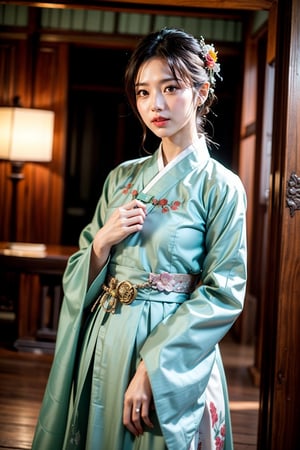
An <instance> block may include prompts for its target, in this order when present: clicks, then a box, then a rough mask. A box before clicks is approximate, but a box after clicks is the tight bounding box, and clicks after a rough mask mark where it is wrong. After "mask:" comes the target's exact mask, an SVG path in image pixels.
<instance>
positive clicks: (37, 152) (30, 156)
mask: <svg viewBox="0 0 300 450" xmlns="http://www.w3.org/2000/svg"><path fill="white" fill-rule="evenodd" d="M53 128H54V112H53V111H48V110H43V109H33V108H23V107H18V106H12V107H6V106H2V107H0V160H1V159H2V160H5V161H10V162H11V174H10V175H9V178H10V179H11V181H12V202H11V203H12V204H11V217H10V226H11V228H10V241H12V242H13V241H15V240H16V225H17V223H16V219H17V217H16V215H17V210H18V182H19V181H20V180H22V179H23V178H24V174H23V173H22V170H23V165H24V163H25V162H49V161H51V159H52V145H53Z"/></svg>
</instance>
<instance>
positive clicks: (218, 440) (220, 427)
mask: <svg viewBox="0 0 300 450" xmlns="http://www.w3.org/2000/svg"><path fill="white" fill-rule="evenodd" d="M209 410H210V417H211V424H212V428H213V430H214V435H215V445H216V450H223V448H224V443H225V435H226V426H225V419H224V418H223V417H222V414H221V413H220V415H218V412H217V408H216V406H215V404H214V403H213V402H210V404H209Z"/></svg>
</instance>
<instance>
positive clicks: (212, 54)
mask: <svg viewBox="0 0 300 450" xmlns="http://www.w3.org/2000/svg"><path fill="white" fill-rule="evenodd" d="M199 44H200V48H201V57H202V59H203V62H204V68H205V70H206V72H207V74H208V79H209V82H210V85H211V87H210V90H211V91H212V92H213V90H214V89H213V88H214V86H215V84H216V76H217V77H218V78H220V80H222V79H223V78H222V77H221V75H220V71H221V67H220V64H219V63H218V62H217V61H218V52H217V51H216V50H215V46H214V45H213V44H210V45H209V44H205V41H204V38H203V36H201V38H200V40H199Z"/></svg>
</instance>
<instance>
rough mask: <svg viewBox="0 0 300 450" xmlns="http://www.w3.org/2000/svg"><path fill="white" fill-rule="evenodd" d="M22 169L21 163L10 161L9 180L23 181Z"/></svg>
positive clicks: (22, 163) (22, 164)
mask: <svg viewBox="0 0 300 450" xmlns="http://www.w3.org/2000/svg"><path fill="white" fill-rule="evenodd" d="M23 167H24V162H23V161H11V173H10V175H9V178H10V179H11V180H13V181H20V180H23V179H24V174H23Z"/></svg>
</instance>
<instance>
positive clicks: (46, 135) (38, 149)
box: [0, 107, 54, 162]
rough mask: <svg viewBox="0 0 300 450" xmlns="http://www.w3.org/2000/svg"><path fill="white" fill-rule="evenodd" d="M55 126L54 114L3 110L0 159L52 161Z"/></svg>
mask: <svg viewBox="0 0 300 450" xmlns="http://www.w3.org/2000/svg"><path fill="white" fill-rule="evenodd" d="M53 127H54V112H53V111H46V110H42V109H29V108H18V107H0V159H5V160H9V161H36V162H47V161H51V159H52V146H53Z"/></svg>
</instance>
